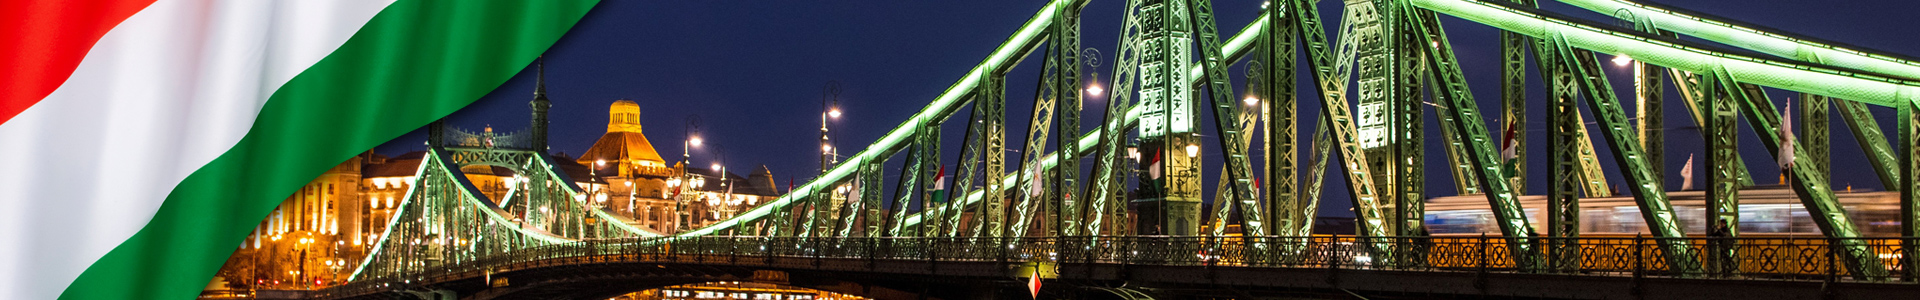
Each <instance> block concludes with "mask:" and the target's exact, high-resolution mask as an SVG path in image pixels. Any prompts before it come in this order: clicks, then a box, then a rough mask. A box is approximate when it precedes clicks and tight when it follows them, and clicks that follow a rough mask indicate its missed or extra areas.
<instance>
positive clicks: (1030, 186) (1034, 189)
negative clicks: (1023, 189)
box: [1027, 162, 1046, 197]
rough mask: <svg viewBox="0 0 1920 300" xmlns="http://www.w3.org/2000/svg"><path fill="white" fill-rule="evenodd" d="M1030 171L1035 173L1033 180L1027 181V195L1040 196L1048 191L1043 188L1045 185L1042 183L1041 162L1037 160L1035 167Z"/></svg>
mask: <svg viewBox="0 0 1920 300" xmlns="http://www.w3.org/2000/svg"><path fill="white" fill-rule="evenodd" d="M1028 173H1030V174H1033V180H1028V181H1027V197H1040V194H1042V193H1045V192H1046V191H1044V190H1042V188H1044V187H1045V186H1044V185H1041V183H1040V182H1041V181H1040V177H1041V176H1040V174H1041V172H1040V164H1039V163H1037V162H1036V163H1035V164H1033V169H1032V170H1030V171H1029V172H1028Z"/></svg>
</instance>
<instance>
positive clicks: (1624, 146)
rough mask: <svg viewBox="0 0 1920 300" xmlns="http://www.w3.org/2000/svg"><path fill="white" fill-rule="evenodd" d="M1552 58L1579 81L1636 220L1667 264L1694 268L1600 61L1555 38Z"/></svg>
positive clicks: (1651, 165)
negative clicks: (1637, 214)
mask: <svg viewBox="0 0 1920 300" xmlns="http://www.w3.org/2000/svg"><path fill="white" fill-rule="evenodd" d="M1554 45H1555V46H1556V48H1555V51H1557V52H1558V53H1557V54H1556V55H1555V56H1556V57H1557V58H1559V64H1558V66H1556V67H1560V68H1570V69H1572V70H1573V73H1574V76H1575V77H1576V78H1579V79H1580V80H1581V81H1580V82H1581V85H1580V90H1581V91H1583V92H1585V94H1586V95H1585V96H1586V99H1587V108H1588V109H1589V110H1590V111H1592V112H1593V115H1594V117H1595V118H1597V119H1599V121H1600V128H1601V129H1602V130H1601V131H1600V133H1601V135H1602V136H1604V137H1606V140H1607V144H1608V146H1609V148H1611V150H1613V153H1614V155H1613V157H1614V164H1615V165H1617V166H1619V168H1620V170H1621V172H1620V173H1621V174H1622V175H1624V176H1625V177H1626V178H1627V181H1628V182H1637V183H1640V184H1633V185H1629V186H1630V187H1631V188H1632V189H1633V198H1634V201H1635V202H1636V203H1637V204H1639V207H1640V214H1641V217H1643V218H1645V219H1646V224H1647V229H1648V230H1649V231H1652V232H1653V234H1654V236H1656V237H1662V238H1670V239H1660V240H1659V243H1660V244H1661V245H1662V246H1663V247H1664V248H1665V249H1666V251H1665V253H1667V255H1665V256H1666V258H1667V265H1668V266H1672V267H1673V268H1675V269H1677V270H1678V271H1682V272H1684V273H1693V272H1696V271H1699V270H1698V267H1699V265H1700V264H1699V262H1696V261H1691V259H1689V258H1690V257H1691V256H1689V255H1684V253H1687V251H1690V250H1689V249H1690V247H1689V245H1688V242H1687V240H1685V239H1677V238H1683V237H1686V236H1687V235H1686V232H1684V231H1683V230H1682V229H1681V226H1680V222H1679V220H1678V217H1677V216H1675V215H1674V211H1673V204H1672V203H1670V202H1669V201H1668V200H1667V192H1666V185H1665V184H1664V183H1663V182H1661V181H1660V176H1659V175H1658V174H1657V173H1659V172H1660V170H1659V169H1657V168H1655V167H1654V163H1653V162H1652V161H1650V160H1649V159H1648V157H1646V155H1645V153H1643V152H1641V150H1640V145H1641V144H1640V141H1639V140H1638V139H1636V137H1637V135H1636V134H1635V133H1634V128H1633V127H1632V125H1631V124H1628V122H1627V113H1626V111H1625V109H1624V108H1622V107H1621V105H1620V101H1619V98H1617V97H1616V96H1615V95H1614V94H1613V85H1612V84H1611V83H1609V82H1608V80H1607V77H1606V72H1605V71H1603V70H1601V69H1600V59H1599V58H1597V57H1595V56H1594V54H1593V52H1591V51H1585V50H1574V49H1573V48H1571V47H1568V46H1567V45H1566V44H1564V43H1559V41H1558V40H1557V39H1556V40H1555V43H1554ZM1570 209H1571V210H1572V211H1568V212H1566V213H1574V214H1577V213H1579V211H1578V209H1579V207H1578V206H1575V207H1571V208H1570Z"/></svg>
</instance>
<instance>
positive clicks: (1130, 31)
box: [1086, 0, 1142, 236]
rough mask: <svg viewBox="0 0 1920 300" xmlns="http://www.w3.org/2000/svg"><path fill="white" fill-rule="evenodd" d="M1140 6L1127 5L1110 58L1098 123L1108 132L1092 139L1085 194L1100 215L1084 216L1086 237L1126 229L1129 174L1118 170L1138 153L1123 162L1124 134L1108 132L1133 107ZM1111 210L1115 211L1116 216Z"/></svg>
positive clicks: (1137, 1)
mask: <svg viewBox="0 0 1920 300" xmlns="http://www.w3.org/2000/svg"><path fill="white" fill-rule="evenodd" d="M1141 2H1142V1H1140V0H1129V1H1127V7H1126V17H1125V19H1124V22H1123V23H1122V26H1121V27H1120V28H1121V30H1120V38H1119V41H1118V42H1117V44H1118V46H1117V47H1118V48H1119V50H1118V51H1115V52H1114V54H1113V55H1114V61H1115V62H1116V63H1115V64H1113V74H1114V75H1113V80H1112V81H1110V82H1111V83H1112V84H1111V85H1109V87H1110V88H1111V89H1109V90H1108V93H1107V94H1106V95H1108V96H1107V97H1106V98H1107V99H1106V100H1107V109H1106V114H1105V115H1103V117H1102V118H1103V119H1102V120H1101V121H1100V124H1101V126H1100V127H1101V128H1107V129H1110V130H1105V131H1101V134H1100V135H1098V136H1097V137H1096V138H1095V139H1094V141H1095V142H1096V143H1099V145H1100V146H1099V150H1096V151H1097V152H1098V153H1097V154H1096V155H1094V157H1095V159H1094V169H1093V181H1092V182H1089V183H1088V185H1087V189H1088V190H1089V191H1088V192H1087V193H1086V194H1088V196H1091V198H1089V199H1091V200H1092V201H1093V205H1092V207H1094V208H1096V209H1101V210H1102V212H1103V213H1098V214H1091V215H1088V216H1087V219H1088V221H1087V234H1088V235H1095V236H1097V235H1100V234H1101V233H1102V229H1103V228H1104V229H1107V230H1109V231H1111V232H1120V231H1123V228H1125V227H1126V226H1127V225H1126V218H1125V216H1126V205H1127V201H1128V198H1129V197H1127V193H1126V191H1124V190H1123V189H1124V188H1125V185H1126V182H1127V177H1128V173H1126V172H1123V171H1122V170H1132V168H1122V166H1124V165H1126V161H1123V159H1124V160H1132V159H1139V156H1138V154H1137V153H1138V152H1131V153H1135V154H1134V155H1133V156H1132V157H1131V158H1130V159H1127V158H1123V157H1122V155H1121V153H1122V152H1127V148H1125V147H1123V146H1122V145H1124V144H1125V143H1122V142H1121V139H1124V138H1126V136H1127V135H1126V133H1127V130H1111V129H1113V128H1124V127H1126V124H1127V120H1126V117H1125V116H1124V115H1125V114H1126V112H1127V111H1129V110H1131V109H1132V107H1133V85H1134V79H1135V76H1136V74H1138V73H1137V72H1138V71H1139V70H1140V56H1141V55H1142V54H1141V53H1140V47H1141V46H1140V43H1141V42H1142V38H1141V37H1140V34H1141V30H1140V29H1139V28H1140V26H1141V25H1140V16H1139V8H1140V6H1141ZM1115 207H1118V210H1117V213H1116V210H1115ZM1115 235H1117V234H1115Z"/></svg>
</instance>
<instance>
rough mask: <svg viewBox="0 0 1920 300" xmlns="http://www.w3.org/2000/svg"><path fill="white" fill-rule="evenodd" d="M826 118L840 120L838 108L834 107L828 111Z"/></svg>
mask: <svg viewBox="0 0 1920 300" xmlns="http://www.w3.org/2000/svg"><path fill="white" fill-rule="evenodd" d="M827 116H829V117H833V118H835V119H839V118H840V108H838V107H835V108H833V110H830V111H827Z"/></svg>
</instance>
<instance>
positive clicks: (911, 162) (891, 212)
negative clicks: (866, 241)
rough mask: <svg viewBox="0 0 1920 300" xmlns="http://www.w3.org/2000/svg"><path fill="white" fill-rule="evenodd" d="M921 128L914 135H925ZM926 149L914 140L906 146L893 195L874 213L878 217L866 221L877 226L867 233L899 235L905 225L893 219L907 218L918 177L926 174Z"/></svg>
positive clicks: (917, 184) (918, 138)
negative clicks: (911, 145) (909, 145)
mask: <svg viewBox="0 0 1920 300" xmlns="http://www.w3.org/2000/svg"><path fill="white" fill-rule="evenodd" d="M921 130H922V132H921V133H920V134H916V136H925V135H926V133H925V129H924V127H923V128H922V129H921ZM920 139H922V138H920V137H916V138H915V140H920ZM927 150H928V148H927V147H926V146H922V143H919V142H915V143H914V146H913V147H912V148H908V150H907V158H906V162H905V163H902V164H901V167H900V176H899V178H900V180H899V181H895V185H894V186H893V197H892V198H888V200H887V202H886V203H885V205H886V206H884V209H885V210H881V211H878V212H880V213H879V214H875V217H877V218H878V219H876V220H874V221H871V222H868V224H874V225H876V226H877V228H874V229H876V230H874V231H872V232H868V233H867V235H869V236H884V237H897V236H901V234H900V233H901V231H902V229H904V227H905V226H899V225H904V224H901V223H899V222H897V221H895V220H904V219H906V218H907V206H909V205H912V203H913V195H914V194H918V192H915V191H918V190H920V182H921V181H920V179H921V178H920V177H921V176H926V173H927V172H926V171H925V168H926V166H925V163H923V162H925V161H927V160H928V159H926V158H923V156H926V155H929V154H931V153H927ZM874 208H876V209H879V208H883V207H881V206H874ZM881 228H885V230H886V232H884V233H882V232H880V230H878V229H881Z"/></svg>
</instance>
